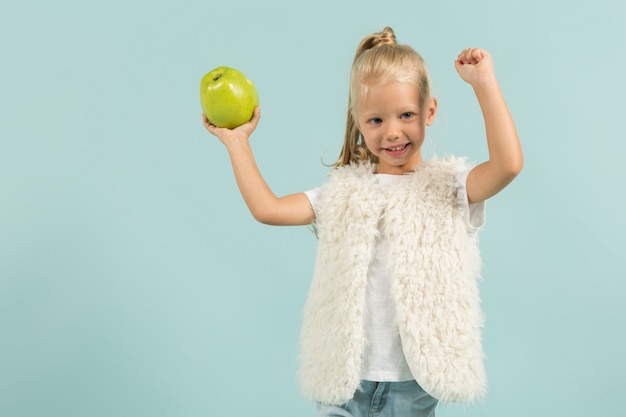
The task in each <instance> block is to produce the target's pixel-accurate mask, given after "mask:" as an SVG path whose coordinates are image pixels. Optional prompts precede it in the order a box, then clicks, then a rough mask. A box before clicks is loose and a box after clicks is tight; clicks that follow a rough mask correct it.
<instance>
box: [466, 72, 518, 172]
mask: <svg viewBox="0 0 626 417" xmlns="http://www.w3.org/2000/svg"><path fill="white" fill-rule="evenodd" d="M474 93H475V94H476V98H477V99H478V102H479V104H480V108H481V110H482V113H483V118H484V122H485V134H486V137H487V148H488V151H489V163H490V164H492V165H493V166H494V168H496V169H497V170H498V171H499V172H501V173H502V175H504V176H510V175H512V176H515V175H516V174H517V173H518V172H519V171H520V170H521V168H522V164H523V156H522V150H521V146H520V142H519V138H518V136H517V129H516V127H515V123H514V122H513V117H512V116H511V113H510V112H509V108H508V106H507V104H506V101H505V99H504V96H503V95H502V91H501V90H500V86H499V84H498V82H497V80H496V79H495V77H494V78H492V79H489V80H485V81H483V82H482V83H481V84H480V85H477V86H475V87H474Z"/></svg>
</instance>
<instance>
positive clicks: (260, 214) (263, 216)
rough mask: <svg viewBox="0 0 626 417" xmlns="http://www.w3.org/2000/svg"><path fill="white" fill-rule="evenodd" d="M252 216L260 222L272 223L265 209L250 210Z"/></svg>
mask: <svg viewBox="0 0 626 417" xmlns="http://www.w3.org/2000/svg"><path fill="white" fill-rule="evenodd" d="M251 213H252V217H254V220H256V221H257V222H259V223H261V224H267V225H273V224H274V222H273V221H272V217H271V216H270V215H269V213H268V212H267V211H266V210H255V211H252V212H251Z"/></svg>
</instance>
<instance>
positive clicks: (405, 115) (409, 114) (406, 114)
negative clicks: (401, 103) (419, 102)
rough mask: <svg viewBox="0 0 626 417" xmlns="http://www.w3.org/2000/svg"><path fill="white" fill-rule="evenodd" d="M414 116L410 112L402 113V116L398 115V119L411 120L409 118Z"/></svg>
mask: <svg viewBox="0 0 626 417" xmlns="http://www.w3.org/2000/svg"><path fill="white" fill-rule="evenodd" d="M414 115H415V113H413V112H410V111H407V112H404V113H402V114H401V115H400V118H401V119H410V118H411V117H413V116H414Z"/></svg>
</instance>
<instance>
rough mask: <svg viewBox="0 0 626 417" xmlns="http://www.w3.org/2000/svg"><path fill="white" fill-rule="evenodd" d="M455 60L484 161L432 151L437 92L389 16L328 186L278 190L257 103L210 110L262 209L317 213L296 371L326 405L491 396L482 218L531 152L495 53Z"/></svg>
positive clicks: (341, 409) (357, 407)
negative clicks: (476, 109) (481, 280)
mask: <svg viewBox="0 0 626 417" xmlns="http://www.w3.org/2000/svg"><path fill="white" fill-rule="evenodd" d="M455 67H456V70H457V72H458V73H459V75H460V77H461V78H462V79H463V80H465V81H466V82H468V83H469V84H470V85H471V86H472V88H473V90H474V93H475V94H476V97H477V99H478V102H479V104H480V107H481V110H482V113H483V116H484V122H485V128H486V137H487V146H488V149H489V160H488V161H487V162H484V163H482V164H480V165H478V166H476V167H474V168H470V167H468V166H467V165H466V164H465V162H464V160H463V159H458V158H453V157H449V158H443V159H437V158H433V159H431V160H429V161H424V160H423V159H422V155H421V146H422V143H423V141H424V135H425V130H426V126H430V125H431V124H432V123H433V120H434V118H435V113H436V111H437V100H436V99H435V98H434V97H432V96H431V94H430V84H429V78H428V73H427V70H426V66H425V64H424V62H423V60H422V58H421V57H420V56H419V55H418V54H417V53H416V52H415V51H414V50H413V49H412V48H411V47H409V46H406V45H399V44H398V43H397V42H396V38H395V35H394V33H393V31H392V30H391V29H390V28H385V29H384V30H383V31H382V32H380V33H374V34H372V35H370V36H367V37H366V38H365V39H363V41H362V42H361V44H360V45H359V47H358V49H357V52H356V56H355V59H354V63H353V67H352V72H351V76H350V94H349V100H348V118H347V125H346V133H345V141H344V145H343V149H342V151H341V154H340V156H339V160H338V161H337V163H336V164H335V168H334V169H333V170H332V172H331V173H330V174H329V178H328V181H327V182H326V183H325V184H324V185H323V186H321V187H320V188H317V189H314V190H311V191H307V192H304V193H297V194H292V195H288V196H285V197H280V198H277V197H276V196H275V195H274V194H273V192H272V191H271V190H270V188H269V187H268V185H267V184H266V182H265V181H264V179H263V177H262V176H261V174H260V172H259V170H258V168H257V166H256V164H255V161H254V158H253V155H252V152H251V149H250V146H249V143H248V137H249V136H250V134H251V133H252V132H253V131H254V129H255V128H256V126H257V124H258V122H259V119H260V110H259V109H258V108H257V109H256V110H255V112H254V115H253V116H252V119H251V120H250V122H248V123H247V124H245V125H243V126H240V127H238V128H236V129H234V130H228V129H220V128H217V127H216V126H214V125H212V124H211V122H210V121H209V120H207V119H206V117H205V116H203V121H204V125H205V127H206V128H207V130H208V131H209V132H211V133H212V134H214V135H215V136H217V137H218V138H219V139H220V140H221V141H222V142H223V143H224V145H225V146H226V149H227V151H228V153H229V156H230V159H231V162H232V166H233V170H234V174H235V177H236V180H237V184H238V186H239V188H240V190H241V193H242V195H243V197H244V199H245V202H246V204H247V205H248V207H249V208H250V211H251V213H252V215H253V216H254V217H255V219H257V220H258V221H260V222H262V223H266V224H274V225H307V224H311V223H314V225H315V228H316V231H317V235H318V253H317V258H316V263H315V270H314V276H313V281H312V284H311V289H310V292H309V298H308V300H307V303H306V306H305V309H304V322H303V328H302V335H301V368H300V374H299V379H300V383H301V386H302V390H303V393H304V394H305V396H306V397H307V398H309V399H311V400H314V401H316V402H317V403H318V410H319V414H318V415H319V416H366V415H371V414H374V413H380V414H377V415H380V416H434V410H435V407H436V405H437V402H438V401H439V400H441V401H472V400H474V399H477V398H480V397H481V396H482V395H484V392H485V387H486V378H485V372H484V367H483V353H482V347H481V335H480V329H481V326H482V313H481V310H480V305H479V304H480V301H479V295H478V289H477V284H476V280H477V278H478V275H479V273H480V256H479V252H478V243H477V236H476V231H477V230H478V229H479V228H480V227H481V226H482V224H483V221H484V214H483V209H484V204H485V203H484V202H485V200H487V199H488V198H489V197H491V196H493V195H495V194H496V193H498V192H499V191H500V190H502V189H503V188H504V187H505V186H506V185H507V184H509V183H510V182H511V180H512V179H513V178H514V177H515V176H516V175H517V174H518V173H519V172H520V170H521V168H522V163H523V162H522V159H523V158H522V151H521V148H520V144H519V140H518V137H517V133H516V128H515V125H514V123H513V120H512V118H511V115H510V113H509V110H508V108H507V105H506V103H505V100H504V98H503V96H502V94H501V91H500V88H499V85H498V82H497V80H496V77H495V74H494V70H493V63H492V59H491V56H490V55H489V54H488V53H487V52H486V51H484V50H482V49H475V48H472V49H466V50H464V51H462V52H461V54H460V55H459V56H458V58H457V60H456V61H455ZM370 413H371V414H370Z"/></svg>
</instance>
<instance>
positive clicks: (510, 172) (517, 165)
mask: <svg viewBox="0 0 626 417" xmlns="http://www.w3.org/2000/svg"><path fill="white" fill-rule="evenodd" d="M523 167H524V158H523V157H522V155H520V156H519V157H517V158H514V159H512V160H511V161H509V163H508V164H507V165H506V166H505V167H503V168H502V171H501V172H502V177H503V178H505V183H506V184H508V183H510V182H511V181H513V180H514V179H515V177H517V176H518V175H519V173H520V172H522V168H523Z"/></svg>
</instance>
